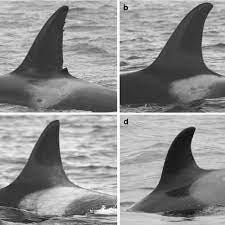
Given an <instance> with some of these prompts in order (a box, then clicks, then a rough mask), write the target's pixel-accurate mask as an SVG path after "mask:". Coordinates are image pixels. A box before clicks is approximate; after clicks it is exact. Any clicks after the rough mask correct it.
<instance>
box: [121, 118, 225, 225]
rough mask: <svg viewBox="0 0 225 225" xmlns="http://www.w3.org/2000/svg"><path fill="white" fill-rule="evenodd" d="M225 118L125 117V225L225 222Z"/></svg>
mask: <svg viewBox="0 0 225 225" xmlns="http://www.w3.org/2000/svg"><path fill="white" fill-rule="evenodd" d="M224 131H225V116H224V115H206V114H204V115H203V114H201V115H187V114H186V115H184V114H183V115H165V114H164V115H162V114H161V115H145V116H142V115H140V116H137V115H134V116H127V117H126V116H121V134H120V154H121V155H120V180H121V182H120V224H121V225H137V224H138V225H148V224H154V225H162V224H163V225H164V224H165V225H166V224H177V225H200V224H204V225H205V224H210V225H218V224H224V221H225V214H224V212H225V195H224V190H225V132H224Z"/></svg>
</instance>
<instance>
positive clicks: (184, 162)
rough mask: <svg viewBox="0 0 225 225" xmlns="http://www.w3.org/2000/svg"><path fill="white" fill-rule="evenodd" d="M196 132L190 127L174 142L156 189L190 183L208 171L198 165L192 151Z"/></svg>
mask: <svg viewBox="0 0 225 225" xmlns="http://www.w3.org/2000/svg"><path fill="white" fill-rule="evenodd" d="M194 132H195V128H194V127H189V128H186V129H184V130H183V131H182V132H180V133H179V134H178V135H177V136H176V138H175V139H174V141H173V142H172V144H171V146H170V148H169V151H168V153H167V156H166V160H165V163H164V167H163V171H162V175H161V179H160V182H159V184H158V186H157V188H156V190H162V189H163V190H164V189H168V188H170V186H171V185H172V186H173V188H175V187H176V186H177V187H178V186H179V185H180V184H181V185H188V184H189V183H191V182H192V181H193V180H194V179H196V176H199V174H201V173H202V172H204V171H206V170H203V169H201V168H199V167H198V165H197V164H196V162H195V160H194V157H193V155H192V151H191V142H192V138H193V135H194Z"/></svg>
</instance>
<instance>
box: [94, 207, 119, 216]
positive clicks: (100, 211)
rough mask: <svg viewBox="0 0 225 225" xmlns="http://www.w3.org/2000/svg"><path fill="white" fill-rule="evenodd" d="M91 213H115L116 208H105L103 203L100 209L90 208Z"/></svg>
mask: <svg viewBox="0 0 225 225" xmlns="http://www.w3.org/2000/svg"><path fill="white" fill-rule="evenodd" d="M91 213H93V214H96V215H117V209H116V208H107V209H106V207H105V206H104V205H103V206H102V208H101V209H97V210H91Z"/></svg>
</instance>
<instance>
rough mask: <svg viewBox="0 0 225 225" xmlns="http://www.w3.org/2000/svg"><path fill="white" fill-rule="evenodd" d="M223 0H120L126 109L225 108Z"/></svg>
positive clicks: (122, 98) (123, 104)
mask: <svg viewBox="0 0 225 225" xmlns="http://www.w3.org/2000/svg"><path fill="white" fill-rule="evenodd" d="M224 8H225V2H224V1H219V0H218V1H215V0H212V1H209V2H204V1H199V0H191V1H187V0H172V1H169V0H165V1H164V0H163V1H162V0H161V1H158V0H152V1H148V0H141V1H137V0H128V1H125V2H121V4H120V13H121V16H120V24H121V25H120V104H121V111H122V112H225V101H224V97H225V77H224V75H225V69H224V62H225V54H224V48H225V28H224V24H225V17H224Z"/></svg>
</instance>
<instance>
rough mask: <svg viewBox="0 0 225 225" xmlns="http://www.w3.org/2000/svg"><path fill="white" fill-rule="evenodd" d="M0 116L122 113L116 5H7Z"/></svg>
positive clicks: (0, 49)
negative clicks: (55, 112) (117, 92)
mask: <svg viewBox="0 0 225 225" xmlns="http://www.w3.org/2000/svg"><path fill="white" fill-rule="evenodd" d="M0 20H1V24H0V30H1V34H0V43H1V44H0V58H1V63H0V67H1V75H0V112H40V111H41V112H42V111H47V112H48V111H64V112H65V111H66V112H80V111H81V112H83V111H84V112H85V111H89V112H90V111H91V112H113V111H116V110H117V95H116V88H117V85H116V83H117V75H116V51H117V48H116V1H104V2H103V1H98V0H94V1H85V2H84V1H74V0H68V1H67V0H57V1H56V0H54V1H50V0H41V1H35V0H31V1H1V10H0Z"/></svg>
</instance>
